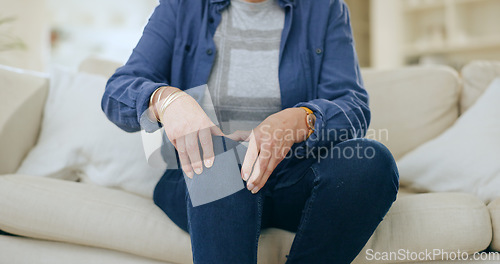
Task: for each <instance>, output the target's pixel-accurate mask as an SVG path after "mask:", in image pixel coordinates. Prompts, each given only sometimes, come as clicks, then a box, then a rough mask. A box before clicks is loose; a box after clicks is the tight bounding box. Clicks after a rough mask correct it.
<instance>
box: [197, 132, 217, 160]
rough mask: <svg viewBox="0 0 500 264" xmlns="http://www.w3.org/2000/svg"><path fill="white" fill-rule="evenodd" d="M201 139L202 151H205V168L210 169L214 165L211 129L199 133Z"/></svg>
mask: <svg viewBox="0 0 500 264" xmlns="http://www.w3.org/2000/svg"><path fill="white" fill-rule="evenodd" d="M198 137H199V138H200V143H201V149H202V150H203V163H205V167H207V168H210V167H212V165H213V164H214V159H215V157H214V145H213V142H212V133H211V132H210V129H208V128H206V129H202V130H200V131H199V132H198Z"/></svg>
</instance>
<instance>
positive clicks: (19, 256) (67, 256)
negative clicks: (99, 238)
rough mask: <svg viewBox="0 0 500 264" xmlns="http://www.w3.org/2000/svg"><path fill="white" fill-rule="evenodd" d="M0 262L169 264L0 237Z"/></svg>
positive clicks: (105, 252) (82, 248)
mask: <svg viewBox="0 0 500 264" xmlns="http://www.w3.org/2000/svg"><path fill="white" fill-rule="evenodd" d="M0 248H1V249H2V254H0V263H8V264H33V263H37V264H68V263H71V264H89V263H91V264H110V263H116V264H169V263H166V262H160V261H156V260H152V259H146V258H142V257H139V256H134V255H130V254H126V253H121V252H117V251H112V250H106V249H101V248H95V247H87V246H80V245H74V244H68V243H61V242H52V241H44V240H38V239H30V238H22V237H6V236H0Z"/></svg>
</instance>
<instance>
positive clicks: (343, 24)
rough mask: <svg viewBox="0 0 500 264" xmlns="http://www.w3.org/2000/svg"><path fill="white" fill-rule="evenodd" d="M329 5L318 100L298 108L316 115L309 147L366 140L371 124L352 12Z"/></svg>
mask: <svg viewBox="0 0 500 264" xmlns="http://www.w3.org/2000/svg"><path fill="white" fill-rule="evenodd" d="M330 3H331V4H330V10H331V14H330V18H329V24H328V28H327V32H326V39H325V43H324V49H323V52H324V54H323V56H324V57H323V62H322V66H321V72H320V76H319V84H318V99H314V100H311V101H308V102H302V103H299V104H297V105H296V107H300V106H305V107H308V108H309V109H311V110H312V111H313V112H314V114H315V115H316V124H315V132H314V133H313V134H311V136H310V137H309V138H308V139H307V140H306V142H305V144H306V145H307V146H308V147H320V146H325V145H332V144H333V145H335V144H337V143H340V142H342V141H345V140H348V139H352V138H358V137H364V136H365V134H366V131H367V129H368V126H369V124H370V109H369V106H368V94H367V92H366V90H365V89H364V84H363V80H362V78H361V73H360V69H359V64H358V58H357V55H356V51H355V46H354V40H353V36H352V30H351V25H350V20H349V11H348V8H347V5H346V4H345V3H344V1H341V0H335V1H331V2H330Z"/></svg>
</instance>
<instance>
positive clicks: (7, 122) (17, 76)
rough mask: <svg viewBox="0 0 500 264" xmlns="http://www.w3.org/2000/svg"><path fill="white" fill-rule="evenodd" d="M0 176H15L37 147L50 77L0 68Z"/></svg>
mask: <svg viewBox="0 0 500 264" xmlns="http://www.w3.org/2000/svg"><path fill="white" fill-rule="evenodd" d="M0 81H1V86H0V146H1V147H0V174H6V173H13V172H15V171H16V170H17V168H18V166H19V164H21V162H22V160H23V159H24V157H25V156H26V153H28V151H29V150H30V149H31V148H32V147H33V145H34V144H35V142H36V140H37V137H38V132H39V129H40V123H41V119H42V110H43V105H44V104H45V98H46V96H47V92H48V90H49V89H48V88H49V81H48V78H47V76H45V75H43V74H40V73H35V72H29V71H24V70H20V69H15V68H11V67H6V66H1V65H0Z"/></svg>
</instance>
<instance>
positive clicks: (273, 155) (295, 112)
mask: <svg viewBox="0 0 500 264" xmlns="http://www.w3.org/2000/svg"><path fill="white" fill-rule="evenodd" d="M306 115H307V113H306V112H305V111H304V109H300V108H288V109H285V110H283V111H280V112H278V113H276V114H273V115H271V116H269V117H268V118H266V119H265V120H264V121H263V122H262V123H261V124H260V125H259V126H258V127H256V128H255V129H254V130H253V131H252V132H251V134H250V136H249V138H248V139H249V140H250V142H249V145H248V150H247V153H246V155H245V160H244V162H243V165H242V168H241V177H242V178H243V180H246V181H247V188H248V190H250V191H252V193H254V194H255V193H257V192H258V191H259V190H260V189H262V187H264V185H265V184H266V182H267V180H268V179H269V176H271V173H272V172H273V171H274V169H275V168H276V166H277V165H278V164H279V163H280V162H281V161H282V160H283V159H284V158H285V157H286V155H287V154H288V152H289V151H290V149H291V147H292V145H293V144H294V143H299V142H302V141H304V140H305V139H306V138H307V134H308V131H309V130H308V127H307V124H306ZM228 137H230V138H232V139H234V140H241V139H244V138H245V133H243V132H241V131H240V132H237V133H235V134H232V136H228ZM252 168H253V171H252Z"/></svg>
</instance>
